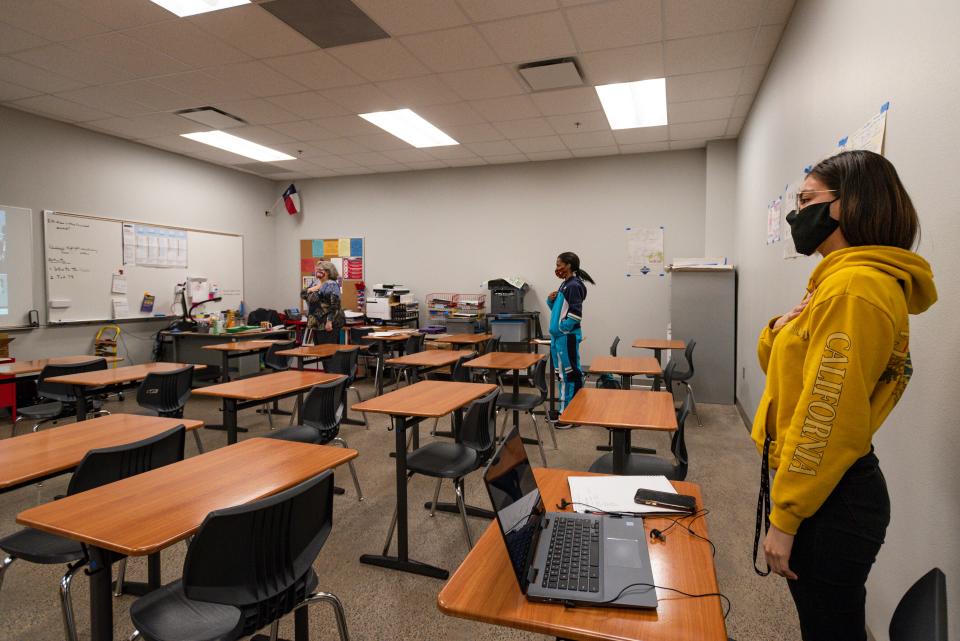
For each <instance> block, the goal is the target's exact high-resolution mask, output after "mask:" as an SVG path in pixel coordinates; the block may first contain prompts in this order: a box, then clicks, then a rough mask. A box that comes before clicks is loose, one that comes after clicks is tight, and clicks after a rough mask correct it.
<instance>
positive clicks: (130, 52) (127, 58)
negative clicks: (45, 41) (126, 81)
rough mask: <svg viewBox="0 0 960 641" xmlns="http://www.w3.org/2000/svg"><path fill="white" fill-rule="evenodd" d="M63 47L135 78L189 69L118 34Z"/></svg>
mask: <svg viewBox="0 0 960 641" xmlns="http://www.w3.org/2000/svg"><path fill="white" fill-rule="evenodd" d="M66 45H67V46H68V47H70V48H71V49H73V50H75V51H80V52H82V53H87V54H90V55H94V56H100V57H103V58H105V59H108V60H110V61H112V63H113V64H114V65H116V66H117V67H120V68H121V69H123V70H125V71H129V72H130V73H132V74H134V76H136V77H138V78H144V77H147V76H158V75H160V74H167V73H177V72H179V71H186V70H188V69H189V68H190V67H189V66H188V65H185V64H184V63H182V62H180V61H179V60H174V59H173V58H171V57H170V56H168V55H165V54H163V53H160V52H159V51H155V50H154V49H151V48H150V47H148V46H146V45H144V44H142V43H140V42H138V41H136V40H134V39H133V38H128V37H127V36H125V35H123V34H121V33H119V32H112V33H104V34H100V35H96V36H90V37H89V38H84V39H82V40H72V41H70V42H67V43H66Z"/></svg>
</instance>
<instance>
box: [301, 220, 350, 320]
mask: <svg viewBox="0 0 960 641" xmlns="http://www.w3.org/2000/svg"><path fill="white" fill-rule="evenodd" d="M319 260H328V261H330V262H332V263H333V264H334V266H335V267H336V268H337V271H338V272H340V288H341V290H342V295H341V298H340V303H341V305H342V306H343V309H345V310H351V311H356V312H362V311H364V296H363V290H364V287H363V278H364V259H363V238H356V237H353V238H311V239H302V240H301V241H300V283H298V285H299V287H300V289H301V290H302V289H303V288H304V287H306V286H307V285H309V284H310V282H312V281H313V278H314V276H313V274H314V268H315V267H316V264H317V261H319ZM358 285H359V287H358Z"/></svg>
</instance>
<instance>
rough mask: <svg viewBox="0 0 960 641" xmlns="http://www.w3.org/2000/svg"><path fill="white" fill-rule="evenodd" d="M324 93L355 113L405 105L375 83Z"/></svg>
mask: <svg viewBox="0 0 960 641" xmlns="http://www.w3.org/2000/svg"><path fill="white" fill-rule="evenodd" d="M323 95H325V96H327V97H328V98H330V100H333V101H334V102H336V103H337V104H339V105H341V106H343V107H344V108H346V109H347V110H348V111H350V112H351V113H355V114H362V113H370V112H372V111H388V110H391V109H399V108H401V107H402V106H403V105H402V103H401V101H399V100H397V99H396V98H393V97H391V96H389V95H388V94H387V93H386V92H383V91H381V90H380V89H378V88H377V87H376V86H375V85H357V86H355V87H338V88H337V89H327V90H326V91H324V92H323Z"/></svg>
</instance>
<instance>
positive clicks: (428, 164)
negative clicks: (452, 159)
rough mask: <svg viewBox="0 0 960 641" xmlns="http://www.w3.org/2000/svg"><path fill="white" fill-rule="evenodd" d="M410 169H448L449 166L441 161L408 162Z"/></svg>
mask: <svg viewBox="0 0 960 641" xmlns="http://www.w3.org/2000/svg"><path fill="white" fill-rule="evenodd" d="M406 165H407V167H409V168H410V169H446V168H447V167H448V165H447V164H446V163H445V162H441V161H439V160H427V161H425V162H407V163H406Z"/></svg>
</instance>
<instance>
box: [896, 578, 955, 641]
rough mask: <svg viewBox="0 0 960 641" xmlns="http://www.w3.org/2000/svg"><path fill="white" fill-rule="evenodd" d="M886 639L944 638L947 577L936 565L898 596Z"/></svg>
mask: <svg viewBox="0 0 960 641" xmlns="http://www.w3.org/2000/svg"><path fill="white" fill-rule="evenodd" d="M890 641H947V577H946V575H945V574H944V573H943V571H941V570H940V568H933V569H932V570H930V571H929V572H927V573H926V574H924V575H923V576H922V577H921V578H920V579H919V580H918V581H917V582H916V583H914V584H913V585H912V586H911V587H910V589H909V590H907V593H906V594H904V595H903V598H901V599H900V603H899V604H897V609H896V610H894V612H893V618H892V619H891V620H890Z"/></svg>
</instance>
